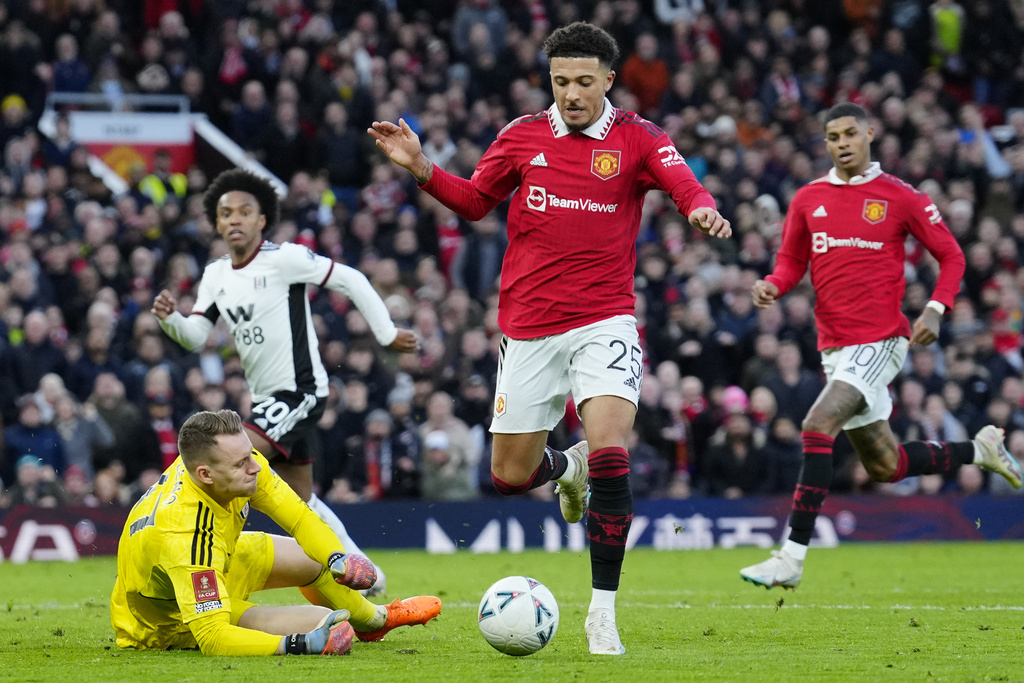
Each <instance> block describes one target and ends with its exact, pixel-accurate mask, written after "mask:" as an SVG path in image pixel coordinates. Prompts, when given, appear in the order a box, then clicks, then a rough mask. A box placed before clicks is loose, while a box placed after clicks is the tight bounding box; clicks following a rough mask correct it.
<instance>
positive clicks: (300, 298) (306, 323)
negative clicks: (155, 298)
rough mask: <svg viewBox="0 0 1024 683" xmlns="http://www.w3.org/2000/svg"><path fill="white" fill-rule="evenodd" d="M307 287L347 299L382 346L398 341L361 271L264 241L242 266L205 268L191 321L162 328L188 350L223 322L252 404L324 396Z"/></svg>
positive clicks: (173, 318) (175, 316) (176, 316)
mask: <svg viewBox="0 0 1024 683" xmlns="http://www.w3.org/2000/svg"><path fill="white" fill-rule="evenodd" d="M308 285H317V286H320V287H328V288H329V289H333V290H335V291H339V292H342V293H343V294H345V295H346V296H348V297H349V298H350V299H351V300H352V302H353V303H354V304H355V305H356V307H357V308H358V309H359V311H360V312H361V313H362V314H363V316H364V317H365V318H366V320H367V322H368V323H369V325H370V329H371V330H372V331H373V334H374V336H375V337H376V338H377V341H378V342H380V343H381V345H383V346H387V345H388V344H390V343H391V342H393V341H394V340H395V337H396V336H397V335H398V330H397V329H396V328H395V325H394V323H392V322H391V318H390V316H389V315H388V311H387V307H386V306H385V305H384V302H383V301H381V299H380V297H379V296H378V295H377V293H376V292H375V291H374V290H373V287H371V286H370V283H369V281H368V280H367V279H366V276H364V275H363V274H362V273H360V272H359V271H358V270H355V269H353V268H349V267H348V266H344V265H341V264H337V263H334V262H333V261H331V260H330V259H328V258H326V257H323V256H319V255H317V254H314V253H313V252H312V251H310V250H309V249H307V248H306V247H303V246H299V245H297V244H291V243H289V242H285V243H284V244H281V245H277V244H274V243H272V242H267V241H265V242H263V244H262V245H260V248H259V249H258V250H257V251H256V253H255V254H254V255H253V257H252V258H251V259H250V260H249V261H247V262H246V263H243V264H242V265H239V266H233V265H232V264H231V259H230V257H228V256H223V257H221V258H219V259H217V260H216V261H214V262H212V263H210V264H208V265H207V266H206V270H204V271H203V279H202V281H201V282H200V283H199V292H198V296H197V298H196V304H195V308H194V310H193V311H192V315H190V316H189V317H188V318H185V317H184V316H182V315H181V314H180V313H178V312H175V313H172V314H171V315H169V316H167V318H166V319H165V320H162V321H161V322H160V325H161V327H162V328H163V329H164V331H165V332H166V333H167V334H168V336H170V337H171V338H172V339H174V340H175V341H176V342H178V343H179V344H181V345H182V346H184V347H185V348H186V349H189V350H190V351H191V350H193V349H195V348H197V347H199V345H201V344H202V343H203V342H204V341H205V340H206V337H207V336H208V335H209V334H210V330H211V329H212V328H213V325H214V323H215V322H217V319H218V318H220V317H223V318H224V321H225V322H226V323H227V325H228V329H229V330H230V331H231V336H232V337H233V338H234V340H235V347H236V348H237V349H238V355H239V357H240V358H241V360H242V367H243V368H244V369H245V376H246V379H247V380H248V382H249V390H250V392H251V393H252V399H253V402H254V403H257V402H260V401H263V400H265V399H267V398H268V397H269V396H270V395H271V394H273V393H274V392H276V391H285V390H288V391H298V392H303V393H307V394H315V395H317V396H320V397H323V396H327V393H328V389H327V372H326V370H324V365H323V363H322V362H321V360H320V352H319V350H318V344H317V338H316V332H315V331H314V329H313V320H312V316H311V315H310V310H309V296H308V293H307V288H308Z"/></svg>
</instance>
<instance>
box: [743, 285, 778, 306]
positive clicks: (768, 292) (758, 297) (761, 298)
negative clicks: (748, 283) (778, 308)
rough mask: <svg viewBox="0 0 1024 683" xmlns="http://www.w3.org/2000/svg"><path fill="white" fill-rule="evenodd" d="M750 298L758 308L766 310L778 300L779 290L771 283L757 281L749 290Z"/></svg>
mask: <svg viewBox="0 0 1024 683" xmlns="http://www.w3.org/2000/svg"><path fill="white" fill-rule="evenodd" d="M750 296H751V297H752V298H753V299H754V305H755V306H757V307H758V308H768V307H769V306H771V305H772V304H774V303H775V301H776V300H777V299H778V298H779V288H778V287H776V286H775V285H773V284H772V283H771V282H767V281H765V280H758V281H757V282H755V283H754V286H753V287H751V289H750Z"/></svg>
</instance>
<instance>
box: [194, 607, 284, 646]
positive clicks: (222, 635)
mask: <svg viewBox="0 0 1024 683" xmlns="http://www.w3.org/2000/svg"><path fill="white" fill-rule="evenodd" d="M188 627H189V629H190V630H191V631H192V637H194V638H195V639H196V643H198V644H199V649H200V650H201V651H202V653H203V654H204V655H273V654H277V647H278V645H280V644H281V636H275V635H273V634H272V633H264V632H263V631H254V630H253V629H250V628H242V627H241V626H232V625H231V618H230V615H229V614H228V613H227V612H222V613H218V614H211V615H210V616H209V617H206V618H202V619H193V620H192V621H190V622H189V624H188Z"/></svg>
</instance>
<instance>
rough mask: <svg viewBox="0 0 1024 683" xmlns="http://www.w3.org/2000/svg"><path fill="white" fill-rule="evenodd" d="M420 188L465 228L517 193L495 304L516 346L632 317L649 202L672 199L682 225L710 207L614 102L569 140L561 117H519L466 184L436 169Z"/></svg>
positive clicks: (675, 155)
mask: <svg viewBox="0 0 1024 683" xmlns="http://www.w3.org/2000/svg"><path fill="white" fill-rule="evenodd" d="M422 187H423V189H424V190H425V191H427V192H428V193H430V194H431V195H433V196H434V197H436V198H437V199H438V200H439V201H441V202H442V203H443V204H445V205H446V206H448V207H449V208H451V209H452V210H453V211H455V212H456V213H458V214H459V215H461V216H463V217H465V218H467V219H469V220H477V219H479V218H480V217H482V216H483V215H485V214H486V213H487V212H488V211H490V210H491V209H493V208H494V207H495V206H497V205H498V204H499V203H500V202H501V201H502V200H504V199H505V198H506V197H508V196H509V195H510V194H511V193H513V192H515V195H514V196H513V197H512V199H511V205H510V208H509V214H508V240H509V245H508V250H507V251H506V253H505V261H504V264H503V265H502V272H501V291H500V296H499V300H498V324H499V326H500V327H501V330H502V332H504V333H505V334H506V335H508V336H509V337H512V338H514V339H534V338H537V337H543V336H546V335H550V334H559V333H561V332H565V331H567V330H570V329H574V328H577V327H581V326H583V325H588V324H590V323H594V322H597V321H599V320H605V319H607V318H610V317H612V316H616V315H622V314H629V315H632V314H633V311H634V304H635V303H636V299H635V297H634V295H633V274H634V271H635V269H636V237H637V232H638V230H639V227H640V210H641V208H642V207H643V200H644V195H645V194H647V192H648V190H652V189H656V188H657V189H661V190H664V191H665V192H667V193H668V194H669V196H671V197H672V200H673V201H674V202H675V203H676V206H677V207H678V208H679V211H680V212H681V213H682V214H683V215H684V216H688V215H689V214H690V212H691V211H693V210H694V209H696V208H699V207H702V206H706V207H712V208H713V207H714V206H715V202H714V199H712V197H711V195H710V194H708V192H707V191H706V190H705V189H704V188H703V187H702V186H701V184H700V183H699V182H697V179H696V178H695V177H694V175H693V172H692V171H690V169H689V167H688V166H687V165H686V162H685V161H684V160H683V158H682V157H681V156H680V155H679V152H678V151H677V150H676V148H675V145H673V144H672V141H671V140H670V139H669V137H668V136H667V135H666V134H665V132H664V131H663V130H661V129H660V128H658V127H657V126H656V125H654V124H653V123H651V122H649V121H646V120H644V119H642V118H640V117H639V116H638V115H636V114H634V113H632V112H627V111H622V110H620V109H616V108H615V107H613V106H612V105H611V103H610V102H609V101H608V100H605V103H604V113H603V114H602V115H601V118H599V119H598V120H597V121H596V122H595V123H594V124H592V125H591V126H590V127H588V128H587V129H586V130H584V131H582V132H573V133H570V132H569V130H568V129H567V128H566V126H565V123H564V122H563V121H562V118H561V115H560V114H559V112H558V109H557V107H555V106H554V105H552V107H551V108H550V109H548V110H547V111H544V112H541V113H539V114H534V115H531V116H523V117H520V118H518V119H516V120H515V121H513V122H512V123H510V124H509V125H508V126H506V127H505V129H504V130H502V131H501V133H500V134H499V135H498V139H497V140H496V141H495V142H494V143H493V144H492V145H491V146H490V147H489V148H488V149H487V152H486V153H485V154H484V156H483V158H482V159H481V160H480V163H479V165H478V166H477V168H476V171H475V172H474V173H473V177H472V179H471V180H465V179H462V178H457V177H455V176H452V175H451V174H448V173H445V172H444V171H443V170H441V169H439V168H436V167H435V169H434V174H433V176H432V177H431V179H430V180H429V181H428V182H426V183H425V184H424V185H423V186H422ZM517 188H518V191H516V189H517Z"/></svg>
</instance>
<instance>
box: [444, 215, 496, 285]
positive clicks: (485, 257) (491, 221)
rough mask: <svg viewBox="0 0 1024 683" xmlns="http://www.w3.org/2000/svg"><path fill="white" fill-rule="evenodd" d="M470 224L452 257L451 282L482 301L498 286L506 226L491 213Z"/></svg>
mask: <svg viewBox="0 0 1024 683" xmlns="http://www.w3.org/2000/svg"><path fill="white" fill-rule="evenodd" d="M472 228H473V232H472V233H471V234H470V235H468V236H467V237H466V239H465V240H463V241H462V243H461V244H460V245H459V247H458V250H457V251H456V252H455V256H454V257H453V259H452V265H451V276H452V285H453V286H454V287H457V288H459V289H464V290H466V292H467V293H468V294H469V295H470V296H471V297H472V298H473V299H476V300H477V301H479V302H481V303H483V302H485V301H486V300H487V297H488V296H490V294H491V293H492V292H493V291H494V289H495V287H496V286H497V285H496V283H497V280H498V275H499V274H500V273H501V263H502V259H504V258H505V250H506V249H507V248H508V238H507V237H506V236H505V226H504V225H502V224H501V222H499V220H498V218H497V217H496V216H494V215H493V214H487V215H486V216H484V217H483V218H481V219H480V220H478V221H476V222H474V223H472Z"/></svg>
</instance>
